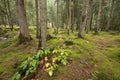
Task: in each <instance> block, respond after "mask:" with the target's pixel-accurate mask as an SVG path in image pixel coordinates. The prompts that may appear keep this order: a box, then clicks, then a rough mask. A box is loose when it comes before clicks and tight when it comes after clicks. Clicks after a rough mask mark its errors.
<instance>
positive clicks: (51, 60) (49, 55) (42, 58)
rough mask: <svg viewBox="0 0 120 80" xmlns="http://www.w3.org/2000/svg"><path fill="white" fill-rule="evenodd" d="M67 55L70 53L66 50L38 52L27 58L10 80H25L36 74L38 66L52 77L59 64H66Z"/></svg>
mask: <svg viewBox="0 0 120 80" xmlns="http://www.w3.org/2000/svg"><path fill="white" fill-rule="evenodd" d="M69 54H70V51H69V50H67V49H45V50H39V51H38V52H37V54H36V55H34V56H33V57H28V59H27V60H25V61H23V62H22V63H21V65H20V66H19V67H18V69H17V71H16V72H15V74H14V75H13V76H12V78H11V80H21V79H26V78H27V77H28V76H29V75H31V74H33V73H36V72H37V68H38V67H39V66H42V68H41V69H44V71H46V72H47V73H48V74H49V76H52V75H53V73H54V71H55V70H56V69H57V67H58V66H59V64H61V63H62V64H63V65H66V64H67V57H68V56H69Z"/></svg>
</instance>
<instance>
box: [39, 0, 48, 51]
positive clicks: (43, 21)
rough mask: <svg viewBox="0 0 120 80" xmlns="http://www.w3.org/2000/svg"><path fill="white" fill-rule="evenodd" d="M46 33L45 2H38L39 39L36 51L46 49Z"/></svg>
mask: <svg viewBox="0 0 120 80" xmlns="http://www.w3.org/2000/svg"><path fill="white" fill-rule="evenodd" d="M46 32H47V1H46V0H40V37H39V45H38V49H42V48H43V49H45V47H46V37H47V36H46Z"/></svg>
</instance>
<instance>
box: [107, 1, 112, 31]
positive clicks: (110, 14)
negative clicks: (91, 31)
mask: <svg viewBox="0 0 120 80" xmlns="http://www.w3.org/2000/svg"><path fill="white" fill-rule="evenodd" d="M110 3H111V7H110V12H109V13H108V21H107V26H106V31H109V27H110V22H111V16H112V11H113V0H111V2H110V1H109V4H110Z"/></svg>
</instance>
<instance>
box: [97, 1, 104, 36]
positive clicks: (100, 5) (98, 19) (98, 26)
mask: <svg viewBox="0 0 120 80" xmlns="http://www.w3.org/2000/svg"><path fill="white" fill-rule="evenodd" d="M99 1H100V2H99V12H98V18H97V26H96V27H95V34H98V31H99V28H100V23H101V15H102V7H103V3H104V0H99Z"/></svg>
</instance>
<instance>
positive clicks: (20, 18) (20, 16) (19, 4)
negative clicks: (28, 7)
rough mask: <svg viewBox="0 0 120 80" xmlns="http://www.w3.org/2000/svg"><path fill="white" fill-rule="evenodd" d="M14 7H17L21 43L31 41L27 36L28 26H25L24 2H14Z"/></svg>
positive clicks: (22, 0)
mask: <svg viewBox="0 0 120 80" xmlns="http://www.w3.org/2000/svg"><path fill="white" fill-rule="evenodd" d="M16 5H17V13H18V21H19V25H20V35H19V38H20V40H22V41H28V40H30V39H31V37H30V34H29V30H28V25H27V19H26V11H25V7H24V0H16Z"/></svg>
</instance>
